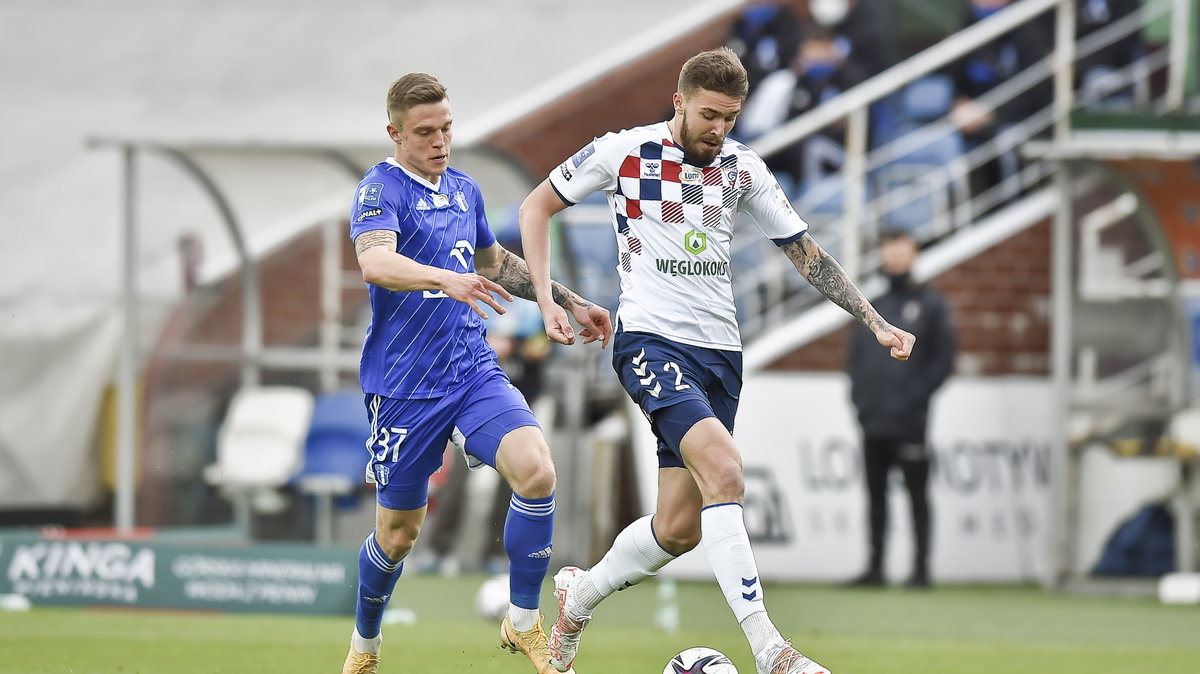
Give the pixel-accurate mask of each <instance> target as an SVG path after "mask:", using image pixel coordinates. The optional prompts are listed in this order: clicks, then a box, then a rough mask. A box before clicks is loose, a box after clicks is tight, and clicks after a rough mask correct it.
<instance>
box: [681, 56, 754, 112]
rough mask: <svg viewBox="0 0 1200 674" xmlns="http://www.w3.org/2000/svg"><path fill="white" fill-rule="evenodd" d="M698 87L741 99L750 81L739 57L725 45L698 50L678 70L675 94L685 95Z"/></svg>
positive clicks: (692, 92)
mask: <svg viewBox="0 0 1200 674" xmlns="http://www.w3.org/2000/svg"><path fill="white" fill-rule="evenodd" d="M700 89H705V90H707V91H715V92H717V93H719V94H725V95H726V96H732V97H733V98H738V99H745V98H746V94H747V93H749V91H750V82H749V79H748V78H747V76H746V68H745V66H743V65H742V61H741V59H739V58H738V57H737V54H735V53H733V50H732V49H730V48H729V47H718V48H716V49H713V50H710V51H702V52H700V53H699V54H696V55H695V56H693V57H692V58H690V59H688V60H687V62H686V63H684V64H683V68H682V69H681V70H680V71H679V88H678V91H679V93H681V94H683V96H684V97H685V98H687V97H690V96H691V95H692V94H694V93H696V91H698V90H700Z"/></svg>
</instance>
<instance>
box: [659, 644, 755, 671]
mask: <svg viewBox="0 0 1200 674" xmlns="http://www.w3.org/2000/svg"><path fill="white" fill-rule="evenodd" d="M663 674H738V670H737V667H734V666H733V662H732V661H731V660H730V659H729V658H727V657H725V654H724V653H722V652H721V651H718V650H715V649H712V648H706V647H704V646H696V647H694V648H689V649H687V650H686V651H683V652H682V653H680V654H679V655H676V656H675V657H673V658H671V661H670V662H668V663H667V666H666V667H664V668H663Z"/></svg>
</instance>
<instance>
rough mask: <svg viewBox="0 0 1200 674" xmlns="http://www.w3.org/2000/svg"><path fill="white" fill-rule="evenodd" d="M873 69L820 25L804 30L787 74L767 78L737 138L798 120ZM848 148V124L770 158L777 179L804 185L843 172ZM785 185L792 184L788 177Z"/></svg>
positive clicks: (743, 118)
mask: <svg viewBox="0 0 1200 674" xmlns="http://www.w3.org/2000/svg"><path fill="white" fill-rule="evenodd" d="M869 74H870V73H869V71H868V70H867V69H866V67H865V66H863V65H862V64H861V63H860V62H859V61H858V59H857V58H856V57H855V56H854V51H853V50H852V49H851V48H849V47H847V46H846V43H845V41H844V40H842V39H840V38H839V37H838V36H837V34H835V33H834V32H832V31H830V30H829V29H827V28H824V27H822V26H819V25H816V24H807V25H806V26H805V36H804V41H803V43H802V44H801V46H800V51H799V53H797V55H796V58H794V59H793V60H792V62H791V64H790V67H789V68H787V69H785V70H780V71H777V72H775V73H772V74H771V75H769V76H768V77H767V78H766V79H765V80H763V82H762V84H761V85H760V86H759V88H758V90H757V91H755V92H753V93H751V94H750V97H749V98H748V99H747V101H746V106H745V110H744V111H743V113H742V116H741V119H740V120H739V121H738V128H737V131H736V134H737V135H738V137H740V138H747V139H749V138H754V137H756V136H758V135H761V134H763V133H766V132H767V131H770V130H771V129H773V128H775V127H776V126H779V125H780V124H782V123H783V122H785V121H787V120H789V119H791V118H793V117H797V116H799V115H802V114H804V113H805V112H808V111H809V110H811V109H813V108H815V107H817V106H818V105H820V104H822V103H824V102H825V101H828V100H829V99H831V98H833V97H834V96H837V95H838V94H840V93H842V92H843V91H845V90H847V89H849V88H850V87H853V86H854V85H856V84H858V83H860V82H862V81H863V80H864V79H866V78H867V77H868V76H869ZM844 145H845V129H844V124H838V125H835V126H831V127H829V128H826V129H823V130H822V131H821V132H820V133H818V134H813V135H812V136H809V137H808V138H805V139H804V140H803V141H801V142H799V143H796V144H795V145H793V146H792V147H789V148H787V149H785V150H783V151H781V152H779V153H777V154H776V155H775V156H773V157H770V158H769V159H767V166H768V167H770V168H771V170H772V171H774V172H775V173H776V175H777V176H779V174H780V173H783V174H786V176H787V177H788V178H791V181H790V182H792V183H793V184H798V185H803V184H805V183H810V182H812V181H814V180H817V179H819V178H821V177H823V176H825V175H827V174H829V173H832V172H836V171H838V170H839V169H840V168H841V165H842V160H843V155H844V154H845V151H844V149H843V148H844ZM781 182H784V183H786V182H789V181H788V180H787V179H786V178H784V179H783V180H781Z"/></svg>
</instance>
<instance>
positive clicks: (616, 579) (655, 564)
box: [575, 515, 675, 612]
mask: <svg viewBox="0 0 1200 674" xmlns="http://www.w3.org/2000/svg"><path fill="white" fill-rule="evenodd" d="M653 518H654V516H653V515H646V516H645V517H642V518H641V519H638V520H636V521H635V522H633V523H632V524H630V525H629V526H627V527H625V528H624V529H623V530H622V531H621V533H619V534H617V539H616V540H614V541H613V544H612V547H611V548H609V550H608V552H606V553H605V554H604V558H603V559H601V560H600V561H599V562H596V565H595V566H593V567H592V568H591V570H590V571H588V572H587V574H586V575H584V577H583V578H582V579H580V581H579V584H578V585H576V593H575V597H576V602H578V604H579V606H580V608H582V609H584V610H585V611H589V612H590V611H591V610H592V609H594V608H596V606H598V605H599V604H600V602H601V601H603V600H604V598H605V597H607V596H608V595H610V594H612V593H613V592H616V591H617V590H623V589H625V588H627V587H633V586H634V585H637V584H638V583H640V582H642V581H643V580H646V579H647V578H649V577H650V576H653V575H656V574H657V573H658V570H659V569H661V568H663V567H664V566H666V565H667V562H669V561H671V560H672V559H675V556H674V555H672V554H671V553H669V552H667V551H666V550H663V549H662V546H660V545H659V544H658V540H657V539H655V538H654V528H653V526H651V522H652V521H653Z"/></svg>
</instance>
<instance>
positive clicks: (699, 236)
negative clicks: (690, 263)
mask: <svg viewBox="0 0 1200 674" xmlns="http://www.w3.org/2000/svg"><path fill="white" fill-rule="evenodd" d="M683 247H684V248H686V249H687V252H689V253H691V254H692V255H699V254H700V253H703V252H704V251H706V250H708V235H707V234H705V233H704V232H697V231H696V230H694V229H693V230H692V231H690V232H688V233H687V234H684V235H683Z"/></svg>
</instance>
